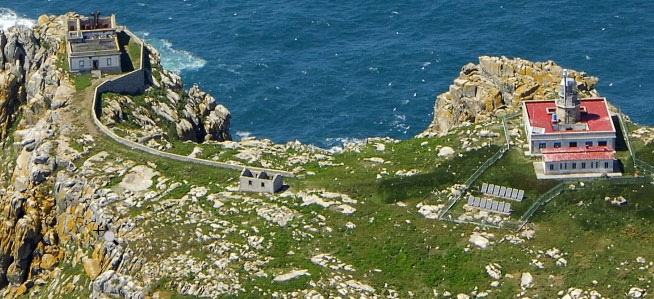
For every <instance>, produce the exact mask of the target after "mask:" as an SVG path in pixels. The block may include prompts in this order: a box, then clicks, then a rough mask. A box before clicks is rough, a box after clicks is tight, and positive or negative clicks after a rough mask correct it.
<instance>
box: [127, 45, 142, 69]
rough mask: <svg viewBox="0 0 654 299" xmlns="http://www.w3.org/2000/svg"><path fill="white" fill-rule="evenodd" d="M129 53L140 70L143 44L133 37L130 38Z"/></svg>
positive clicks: (135, 67) (135, 66)
mask: <svg viewBox="0 0 654 299" xmlns="http://www.w3.org/2000/svg"><path fill="white" fill-rule="evenodd" d="M127 53H128V54H129V58H130V60H131V61H132V65H133V66H134V69H135V70H138V69H139V68H140V67H141V45H140V44H139V43H137V42H136V41H134V40H133V39H130V41H129V44H127Z"/></svg>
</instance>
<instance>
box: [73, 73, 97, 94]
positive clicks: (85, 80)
mask: <svg viewBox="0 0 654 299" xmlns="http://www.w3.org/2000/svg"><path fill="white" fill-rule="evenodd" d="M72 79H73V82H74V84H75V90H77V91H80V90H84V89H85V88H87V87H89V86H91V81H92V80H93V78H92V77H91V73H82V74H78V75H75V76H73V78H72Z"/></svg>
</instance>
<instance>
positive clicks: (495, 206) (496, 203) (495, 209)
mask: <svg viewBox="0 0 654 299" xmlns="http://www.w3.org/2000/svg"><path fill="white" fill-rule="evenodd" d="M497 205H498V202H497V201H494V202H493V204H492V205H491V210H493V211H497Z"/></svg>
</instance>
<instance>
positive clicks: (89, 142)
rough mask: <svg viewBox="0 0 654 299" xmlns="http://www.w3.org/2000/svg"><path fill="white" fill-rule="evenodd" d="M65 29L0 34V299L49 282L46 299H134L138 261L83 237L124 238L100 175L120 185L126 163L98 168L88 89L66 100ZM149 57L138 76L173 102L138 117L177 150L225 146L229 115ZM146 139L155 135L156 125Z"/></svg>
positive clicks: (139, 293) (52, 25)
mask: <svg viewBox="0 0 654 299" xmlns="http://www.w3.org/2000/svg"><path fill="white" fill-rule="evenodd" d="M71 15H73V14H71ZM65 19H66V16H59V17H55V16H45V15H44V16H42V17H40V18H39V20H38V25H37V26H36V27H34V28H27V27H22V26H15V27H12V28H10V29H9V30H7V31H2V30H0V140H1V142H0V146H1V147H2V151H1V152H0V171H1V174H2V177H1V179H0V211H2V212H0V289H1V290H0V292H2V295H3V297H5V298H7V297H14V296H19V295H22V294H25V293H27V292H28V291H32V294H33V295H34V294H37V293H38V292H39V290H38V289H39V288H44V287H46V284H47V281H51V282H52V284H50V285H48V286H47V287H48V288H50V291H51V292H53V294H55V296H56V297H62V296H63V297H65V296H68V295H63V294H75V293H77V294H78V296H83V297H86V296H87V295H88V296H91V297H93V298H104V296H107V295H109V296H119V297H123V298H144V291H143V287H142V282H139V281H138V280H135V279H133V278H132V277H133V275H134V274H138V273H139V271H140V269H141V268H140V267H141V266H142V265H143V263H144V262H143V259H140V258H138V257H134V256H133V254H132V252H131V251H130V249H129V248H128V247H127V246H119V245H118V243H111V242H102V239H101V236H99V235H97V234H95V233H94V232H93V231H92V230H93V229H103V230H112V231H114V232H115V233H116V234H117V235H118V237H119V238H122V237H123V236H124V235H125V234H129V233H130V232H131V231H132V230H133V229H134V227H135V225H134V222H133V221H134V220H133V219H131V218H129V217H121V214H120V213H116V211H115V210H112V209H114V208H112V207H111V206H110V204H111V203H113V202H116V201H122V200H124V199H125V198H124V197H123V195H118V194H116V193H115V192H114V191H113V190H112V189H111V188H108V187H106V186H107V185H108V184H110V183H111V182H110V181H109V180H110V178H111V177H110V176H107V174H108V173H113V174H118V175H124V174H125V173H126V171H127V169H129V168H130V167H131V166H133V164H134V162H129V161H125V160H123V158H122V157H116V158H115V160H110V161H107V159H106V158H107V156H108V154H107V153H106V152H103V151H102V150H103V149H101V148H98V147H97V144H96V140H97V139H98V138H102V136H101V135H99V133H98V131H97V129H96V128H95V127H94V126H93V124H92V122H91V121H90V111H91V105H92V97H91V96H90V95H92V93H91V92H90V90H91V88H87V89H88V90H89V92H87V91H86V90H81V91H77V92H76V90H75V87H74V86H73V80H74V79H73V78H72V77H71V75H69V74H68V73H67V72H66V71H65V70H64V68H63V66H64V65H63V64H64V63H65V51H64V49H65V48H64V38H65V30H66V28H65V25H64V24H65ZM148 47H149V45H148ZM149 52H150V53H151V55H150V64H149V65H148V66H151V67H153V69H154V70H156V71H150V70H148V71H149V72H150V73H155V72H156V75H155V74H153V76H152V77H153V80H152V81H153V82H151V83H152V87H151V88H150V89H156V90H157V91H158V92H166V93H167V94H168V95H169V97H167V100H170V101H173V100H175V101H174V102H158V101H157V100H159V98H157V99H156V100H155V99H154V98H153V99H152V107H164V108H161V109H159V110H156V109H154V108H153V109H152V110H147V109H146V108H143V107H141V110H142V111H144V112H143V113H141V114H144V115H154V116H153V118H155V119H157V117H158V116H162V115H165V114H166V112H164V111H168V112H170V114H169V115H167V116H170V118H169V119H167V118H166V123H164V124H163V125H166V124H168V123H169V124H171V125H173V127H175V128H176V129H175V130H174V131H176V132H178V133H179V136H180V139H182V140H192V141H204V140H218V141H221V140H229V139H231V137H230V134H229V120H230V113H229V111H228V110H227V109H226V108H225V107H224V106H222V105H219V104H217V103H216V100H215V99H214V98H213V97H211V95H209V94H207V93H205V92H202V91H201V90H199V88H198V87H197V86H193V87H192V88H191V89H190V90H188V91H185V90H184V88H183V84H182V81H181V79H180V78H179V76H177V75H176V74H174V73H171V72H168V71H166V70H165V69H163V67H161V66H160V64H159V61H160V60H159V55H158V53H157V52H156V50H155V49H153V48H151V49H150V51H149ZM97 83H99V81H98V80H96V81H94V83H93V84H97ZM108 105H109V106H111V107H118V108H117V109H118V110H120V109H121V108H123V109H124V107H121V106H120V104H119V105H118V106H116V103H109V104H108ZM166 107H167V108H166ZM110 113H111V111H107V114H110ZM130 113H134V111H130ZM155 116H157V117H155ZM162 117H163V116H162ZM153 123H154V122H153ZM159 125H162V124H159ZM151 129H152V130H156V129H158V130H160V131H162V129H161V127H158V126H157V123H154V126H152V127H151ZM78 266H79V267H81V269H82V270H81V272H80V271H79V269H78V270H77V271H72V273H73V274H72V275H73V276H75V277H72V276H71V277H67V278H66V279H72V281H68V282H62V281H61V280H64V276H63V274H62V271H63V270H62V269H71V268H74V267H78ZM83 273H86V274H85V276H82V274H83ZM59 283H61V285H59ZM80 292H81V293H80ZM57 294H58V295H57ZM81 294H87V295H81ZM51 295H52V294H51Z"/></svg>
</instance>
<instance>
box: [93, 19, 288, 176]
mask: <svg viewBox="0 0 654 299" xmlns="http://www.w3.org/2000/svg"><path fill="white" fill-rule="evenodd" d="M125 32H126V33H127V34H129V35H130V36H131V37H132V38H134V39H135V40H136V41H138V42H139V44H141V65H140V67H139V69H137V70H134V71H132V72H129V73H127V74H125V75H122V76H120V77H118V78H115V79H110V80H106V81H105V82H102V83H101V84H100V85H98V86H97V87H96V88H95V92H94V93H93V107H94V109H93V112H92V113H91V114H92V117H93V122H94V123H95V125H96V126H97V127H98V129H100V131H101V132H102V133H103V134H104V135H106V136H107V137H109V138H111V139H113V140H114V141H116V142H118V143H120V144H122V145H124V146H127V147H129V148H131V149H135V150H139V151H142V152H146V153H148V154H151V155H155V156H158V157H162V158H167V159H172V160H177V161H181V162H188V163H194V164H199V165H206V166H213V167H220V168H228V169H234V170H239V171H241V170H243V168H246V167H247V168H249V169H251V170H254V171H259V172H260V171H265V172H267V173H268V174H270V175H275V174H279V175H281V176H284V177H293V176H294V175H293V173H291V172H288V171H282V170H275V169H266V168H258V167H250V166H245V165H234V164H229V163H223V162H216V161H210V160H202V159H196V158H191V157H187V156H182V155H177V154H172V153H167V152H162V151H159V150H156V149H153V148H149V147H147V146H145V145H142V144H139V143H136V142H134V141H130V140H127V139H125V138H122V137H120V136H118V135H116V134H115V133H114V132H113V131H112V130H111V129H109V128H107V126H105V125H104V124H103V123H102V122H101V121H100V119H99V116H100V115H101V114H102V93H104V92H114V93H127V94H138V93H142V92H143V91H144V90H145V87H146V84H145V82H146V81H145V80H146V78H145V76H146V74H145V70H144V66H145V59H146V57H147V55H146V54H147V53H146V52H145V51H147V50H146V49H147V48H146V47H145V46H144V44H143V41H141V39H139V38H138V37H136V35H134V34H133V33H132V32H131V31H129V30H127V29H125Z"/></svg>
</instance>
